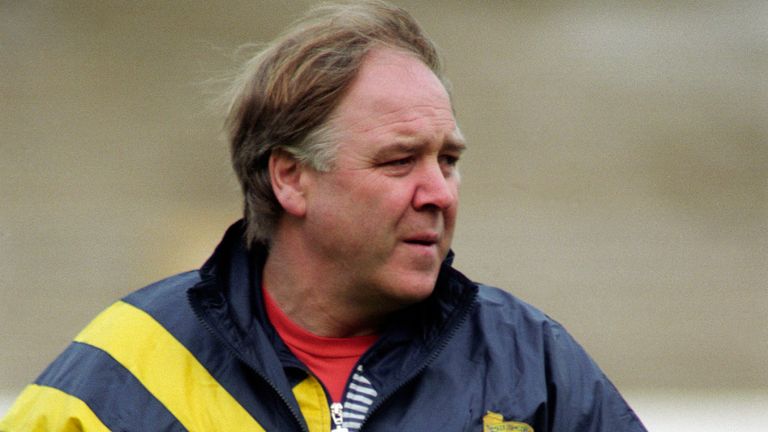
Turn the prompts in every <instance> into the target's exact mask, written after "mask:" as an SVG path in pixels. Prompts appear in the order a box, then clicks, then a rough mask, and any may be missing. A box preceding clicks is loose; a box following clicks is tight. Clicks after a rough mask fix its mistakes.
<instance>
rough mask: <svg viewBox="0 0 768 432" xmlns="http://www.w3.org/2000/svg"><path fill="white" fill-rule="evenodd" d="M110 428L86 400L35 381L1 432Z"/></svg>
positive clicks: (2, 422) (3, 422)
mask: <svg viewBox="0 0 768 432" xmlns="http://www.w3.org/2000/svg"><path fill="white" fill-rule="evenodd" d="M16 431H24V432H44V431H45V432H74V431H88V432H92V431H93V432H100V431H109V429H108V428H107V427H106V426H105V425H104V423H102V422H101V420H99V418H98V417H97V416H96V415H95V414H94V413H93V411H91V409H90V408H89V407H88V405H86V404H85V402H83V401H82V400H80V399H78V398H76V397H74V396H72V395H69V394H67V393H65V392H63V391H61V390H59V389H56V388H54V387H48V386H44V385H38V384H31V385H29V386H27V388H26V389H24V391H23V392H22V393H21V395H19V397H18V398H17V399H16V401H15V402H14V404H13V405H12V406H11V408H10V410H9V411H8V413H7V414H6V416H5V418H3V419H2V420H0V432H16Z"/></svg>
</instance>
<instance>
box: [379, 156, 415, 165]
mask: <svg viewBox="0 0 768 432" xmlns="http://www.w3.org/2000/svg"><path fill="white" fill-rule="evenodd" d="M413 161H414V158H413V157H412V156H408V157H404V158H400V159H393V160H390V161H387V162H384V163H383V164H382V165H384V166H391V167H400V166H407V165H410V164H412V163H413Z"/></svg>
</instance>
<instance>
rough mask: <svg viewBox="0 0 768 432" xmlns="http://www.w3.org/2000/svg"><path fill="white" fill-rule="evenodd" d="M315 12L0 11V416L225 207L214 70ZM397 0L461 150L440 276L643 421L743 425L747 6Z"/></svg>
mask: <svg viewBox="0 0 768 432" xmlns="http://www.w3.org/2000/svg"><path fill="white" fill-rule="evenodd" d="M311 3H312V2H308V1H226V2H225V1H221V0H214V1H186V2H163V1H139V2H124V1H116V0H110V1H74V0H73V1H66V2H65V1H50V2H49V1H45V2H43V1H34V0H29V1H13V0H11V1H0V100H1V102H0V202H2V204H0V395H2V396H0V415H1V414H2V412H4V411H5V410H6V409H7V407H8V405H9V404H10V401H11V400H12V399H13V398H14V397H15V396H16V395H17V394H18V393H19V392H20V391H21V389H22V388H23V387H24V386H25V385H26V384H27V383H29V382H30V381H32V380H34V379H35V377H36V376H37V375H38V374H39V373H40V372H41V371H42V370H43V368H44V367H45V366H46V365H47V364H48V363H49V362H50V361H52V360H53V358H54V357H55V356H56V355H57V354H58V353H59V352H60V351H62V350H63V349H64V347H65V346H66V345H67V344H68V342H69V341H70V339H71V338H72V337H73V336H74V335H75V334H76V333H77V332H78V331H79V330H80V329H81V328H82V327H83V326H84V325H85V324H87V322H89V321H90V320H91V319H92V318H93V317H94V316H95V314H97V313H98V312H99V311H100V310H102V309H103V308H105V307H106V306H108V305H109V304H111V303H112V302H113V301H115V300H116V299H118V298H120V297H122V296H123V295H125V294H127V293H129V292H131V291H133V290H135V289H137V288H140V287H142V286H144V285H146V284H148V283H150V282H152V281H155V280H157V279H159V278H162V277H165V276H168V275H170V274H173V273H178V272H181V271H184V270H188V269H191V268H196V267H198V266H199V265H200V264H201V263H202V262H203V261H204V260H205V259H206V258H207V257H208V255H209V253H210V252H211V251H212V250H213V248H214V246H215V245H216V244H217V242H218V240H219V238H220V236H221V235H222V234H223V232H224V230H225V229H226V228H227V226H228V225H229V224H230V223H231V222H233V221H234V220H236V219H237V218H239V216H240V213H241V203H240V192H239V187H238V185H237V181H236V179H235V177H234V175H233V173H232V170H231V168H230V167H229V161H228V158H229V155H228V150H227V145H226V142H225V140H224V139H223V133H222V121H223V111H222V109H221V108H220V107H217V106H216V105H215V104H214V103H213V100H214V99H215V96H216V94H217V92H218V91H220V89H221V86H220V80H218V78H220V77H222V76H224V75H225V74H226V73H227V72H231V71H232V70H233V69H234V68H235V67H236V66H237V65H238V54H237V52H238V47H240V46H242V45H243V44H245V43H259V42H266V41H269V40H270V39H272V38H273V37H274V36H276V35H277V34H278V33H279V32H280V31H282V30H283V29H284V28H285V26H286V25H288V24H289V23H290V22H291V21H293V20H294V19H296V18H297V17H298V16H300V15H301V13H302V12H303V11H304V10H306V8H307V7H308V6H309V5H310V4H311ZM396 3H397V4H400V5H402V6H404V7H406V8H407V9H408V10H409V11H411V13H413V15H414V16H416V17H417V19H419V21H420V22H421V23H422V24H423V25H424V27H425V28H426V30H427V32H428V33H429V34H430V35H431V36H432V37H433V38H434V39H435V41H436V42H437V43H438V44H439V45H440V46H441V48H442V49H443V51H444V54H445V60H446V65H447V74H448V76H449V78H450V79H451V81H452V82H453V87H454V89H453V94H454V99H455V108H456V110H457V115H458V119H459V121H460V124H461V126H462V130H463V132H464V134H465V135H466V137H467V138H468V140H469V143H470V150H469V151H468V152H467V154H466V156H465V158H464V159H463V160H462V174H463V185H462V208H461V211H460V220H459V227H458V229H457V233H456V238H455V242H454V250H455V251H456V253H457V266H458V267H459V268H460V269H461V270H462V271H464V272H465V273H466V274H468V275H469V276H470V277H472V278H473V279H475V280H478V281H482V282H485V283H489V284H493V285H497V286H500V287H503V288H505V289H507V290H509V291H511V292H513V293H514V294H515V295H517V296H518V297H520V298H522V299H523V300H525V301H528V302H530V303H533V304H534V305H536V306H538V307H539V308H541V309H543V310H544V311H545V312H547V313H548V314H549V315H551V316H552V317H553V318H555V319H556V320H558V321H560V322H561V323H563V324H564V325H565V326H566V327H567V328H568V329H569V330H570V331H571V332H572V333H573V334H574V335H575V336H576V338H577V339H578V340H579V341H581V343H582V344H583V345H584V346H585V347H586V349H587V351H589V352H590V353H591V354H592V356H593V357H594V358H595V359H596V360H597V362H598V363H599V364H600V365H601V366H602V367H603V369H604V370H605V371H606V373H607V374H608V375H609V376H610V377H611V378H612V379H613V381H614V382H615V384H616V385H617V386H618V387H619V389H620V390H621V391H622V392H623V393H624V394H625V396H626V397H627V399H628V400H629V401H630V403H631V404H632V405H633V406H634V407H635V409H636V410H637V411H638V413H639V414H640V416H641V418H643V420H644V421H645V422H646V423H647V425H648V427H649V429H651V430H659V431H660V430H675V431H685V430H697V431H699V430H716V429H717V430H720V429H719V428H720V427H723V426H725V427H726V428H727V429H728V430H742V431H743V430H764V428H765V424H766V422H768V3H766V2H764V1H757V0H755V1H727V2H726V1H711V2H710V1H705V2H692V1H679V2H661V1H631V2H602V1H583V2H538V1H514V2H513V1H501V0H498V1H486V2H477V3H476V2H465V1H453V0H441V1H437V0H433V1H424V0H419V1H417V0H412V1H405V0H403V1H396ZM239 57H240V58H242V56H239Z"/></svg>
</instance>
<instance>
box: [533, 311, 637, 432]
mask: <svg viewBox="0 0 768 432" xmlns="http://www.w3.org/2000/svg"><path fill="white" fill-rule="evenodd" d="M547 344H548V347H547V349H548V358H547V362H548V363H547V369H548V370H547V374H548V379H549V382H548V393H549V397H550V404H551V405H550V416H551V417H550V422H551V423H550V424H551V430H553V431H563V432H565V431H573V432H576V431H578V432H588V431H594V432H598V431H600V432H624V431H628V432H635V431H637V432H641V431H644V432H647V431H646V429H645V427H644V426H643V424H642V422H641V421H640V419H639V418H638V417H637V415H636V414H635V413H634V411H633V410H632V408H630V406H629V405H628V404H627V402H626V401H625V400H624V398H623V397H622V396H621V394H619V392H618V390H617V389H616V387H615V386H614V385H613V384H612V383H611V381H610V380H609V379H608V378H607V377H606V376H605V374H604V373H603V372H602V371H601V370H600V368H599V367H598V366H597V364H595V362H594V361H593V360H592V359H591V358H590V357H589V355H588V354H587V353H586V352H585V351H584V349H583V348H582V347H581V346H580V345H579V344H578V343H577V342H576V341H575V340H574V339H573V337H571V335H570V334H568V333H567V332H566V330H565V329H563V327H561V326H560V325H559V324H557V323H553V324H552V325H551V327H550V328H549V338H548V343H547Z"/></svg>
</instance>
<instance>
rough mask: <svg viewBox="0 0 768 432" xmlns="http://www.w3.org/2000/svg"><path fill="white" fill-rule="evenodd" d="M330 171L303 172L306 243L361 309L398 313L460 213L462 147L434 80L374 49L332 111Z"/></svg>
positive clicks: (408, 61) (399, 57)
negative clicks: (334, 134) (389, 309)
mask: <svg viewBox="0 0 768 432" xmlns="http://www.w3.org/2000/svg"><path fill="white" fill-rule="evenodd" d="M331 124H332V127H333V128H334V129H335V130H336V131H337V132H338V137H339V145H338V151H337V153H336V159H335V164H334V167H333V168H332V169H331V170H330V171H329V172H316V171H311V170H310V171H309V172H308V175H307V184H308V185H309V187H308V188H307V190H306V203H307V207H306V219H305V228H306V230H305V234H306V237H305V240H306V241H307V244H308V245H309V247H310V248H313V249H314V252H315V255H316V256H321V257H322V259H323V260H325V263H326V268H328V269H333V271H336V272H338V277H339V278H340V280H343V281H345V284H344V285H345V286H346V289H347V290H348V291H349V292H345V293H342V298H344V299H346V300H349V301H350V302H356V304H359V305H361V306H363V307H365V306H364V305H368V306H371V307H375V306H377V307H382V308H387V307H401V306H405V305H408V304H412V303H415V302H418V301H420V300H423V299H424V298H426V297H427V296H429V295H430V294H431V292H432V290H433V287H434V284H435V280H436V278H437V273H438V270H439V268H440V263H441V262H442V260H443V259H444V258H445V256H446V254H447V253H448V249H449V247H450V244H451V239H452V237H453V230H454V225H455V222H456V212H457V208H458V188H459V173H458V170H457V167H456V162H457V161H458V159H459V156H460V154H461V152H462V150H463V149H464V141H463V138H462V137H461V134H460V132H459V130H458V128H457V125H456V121H455V119H454V117H453V111H452V109H451V103H450V100H449V97H448V94H447V92H446V90H445V88H444V87H443V86H442V84H441V83H440V81H439V80H438V78H437V77H436V76H435V75H434V74H433V73H432V72H431V71H430V70H429V68H428V67H427V66H426V65H424V64H423V63H422V62H421V61H420V60H417V59H415V58H414V57H412V56H409V55H407V54H404V53H402V52H399V51H395V50H391V49H380V50H375V51H373V52H371V53H370V54H369V55H368V57H367V58H366V60H365V62H364V64H363V67H362V69H361V70H360V72H359V75H358V76H357V77H356V79H355V81H354V82H353V83H352V86H351V87H350V88H349V89H348V92H347V94H346V95H345V96H344V98H343V99H342V101H341V103H340V105H339V106H338V107H337V109H336V110H335V112H334V115H333V116H332V119H331Z"/></svg>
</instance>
